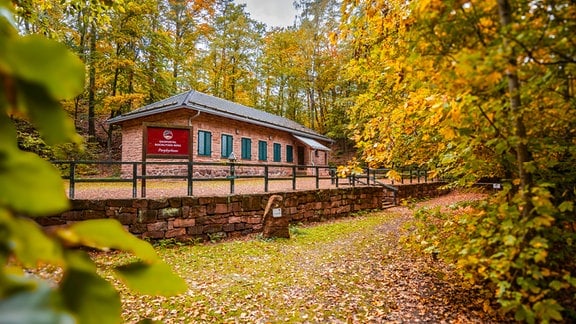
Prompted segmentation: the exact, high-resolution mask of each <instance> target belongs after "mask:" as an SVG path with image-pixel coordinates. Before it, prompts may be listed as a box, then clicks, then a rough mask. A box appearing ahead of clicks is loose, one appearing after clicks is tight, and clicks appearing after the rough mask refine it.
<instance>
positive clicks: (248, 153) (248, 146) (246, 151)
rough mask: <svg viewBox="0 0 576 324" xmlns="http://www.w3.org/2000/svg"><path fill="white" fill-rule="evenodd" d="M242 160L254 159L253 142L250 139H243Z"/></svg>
mask: <svg viewBox="0 0 576 324" xmlns="http://www.w3.org/2000/svg"><path fill="white" fill-rule="evenodd" d="M241 146H242V160H251V159H252V140H251V139H249V138H242V145H241Z"/></svg>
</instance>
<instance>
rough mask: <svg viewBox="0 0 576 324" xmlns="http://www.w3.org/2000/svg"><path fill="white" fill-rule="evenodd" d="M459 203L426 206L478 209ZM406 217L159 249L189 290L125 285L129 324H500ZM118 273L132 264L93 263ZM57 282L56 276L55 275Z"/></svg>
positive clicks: (400, 212)
mask: <svg viewBox="0 0 576 324" xmlns="http://www.w3.org/2000/svg"><path fill="white" fill-rule="evenodd" d="M478 198H479V195H478V194H473V193H464V194H463V193H452V194H450V195H447V196H443V197H440V198H435V199H431V200H428V201H426V202H421V203H419V204H417V205H418V206H432V207H435V206H440V207H441V206H448V205H450V204H453V203H455V202H458V201H465V200H471V199H478ZM411 220H413V216H412V210H411V209H410V208H408V207H395V208H391V209H388V210H386V211H378V212H372V213H367V214H363V215H361V216H357V217H349V218H344V219H339V220H334V221H330V222H327V223H322V224H313V225H309V226H301V228H299V229H298V232H297V234H296V235H293V237H292V239H290V240H273V241H264V240H261V239H259V238H258V237H256V236H252V237H248V238H244V239H237V240H235V241H226V242H220V243H215V244H214V243H208V244H200V245H187V246H174V247H157V251H158V253H159V254H160V256H161V257H162V258H164V259H165V261H166V262H167V263H168V264H169V265H171V266H172V268H173V269H174V271H175V272H177V273H178V274H179V275H180V276H181V277H183V278H184V279H185V280H186V281H187V283H188V287H189V290H188V292H187V293H186V294H182V295H179V296H175V297H156V296H141V295H136V294H132V293H131V292H130V291H128V290H127V289H126V288H125V287H124V286H123V285H121V284H120V283H119V282H115V284H116V286H117V287H118V289H119V290H120V291H121V296H122V303H123V318H124V320H125V321H126V322H129V323H136V322H139V321H141V320H143V319H152V320H158V321H162V322H165V323H419V322H420V323H502V322H511V321H510V319H507V318H505V317H502V316H501V315H500V314H499V313H497V312H496V311H493V310H492V309H493V305H487V303H489V302H488V300H489V298H487V297H486V296H482V295H481V294H480V291H481V290H480V289H475V288H474V287H468V286H466V285H465V284H464V283H463V282H462V280H461V279H460V278H459V277H457V276H456V275H455V273H454V272H453V271H452V269H451V267H450V266H448V265H446V264H444V263H443V262H442V261H440V260H435V259H432V258H430V257H429V256H427V255H423V254H419V253H416V252H413V251H410V250H409V249H407V248H406V246H405V245H403V244H402V243H401V242H400V241H401V237H402V235H403V234H405V231H407V230H409V229H407V226H406V224H409V222H410V221H411ZM93 257H94V258H95V261H96V262H97V263H98V264H100V265H101V266H102V267H103V272H104V273H105V274H106V273H107V272H110V271H111V270H110V269H111V266H112V265H115V264H116V265H118V264H122V263H124V260H126V258H129V257H130V256H129V255H126V254H123V253H119V252H107V253H93ZM47 276H48V277H49V275H47Z"/></svg>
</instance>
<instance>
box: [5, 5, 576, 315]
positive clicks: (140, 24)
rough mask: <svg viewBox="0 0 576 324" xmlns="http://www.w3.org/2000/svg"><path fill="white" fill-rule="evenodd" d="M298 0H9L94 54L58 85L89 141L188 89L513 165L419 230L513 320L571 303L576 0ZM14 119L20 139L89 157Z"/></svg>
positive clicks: (56, 154) (95, 144) (459, 180)
mask: <svg viewBox="0 0 576 324" xmlns="http://www.w3.org/2000/svg"><path fill="white" fill-rule="evenodd" d="M295 5H296V6H298V8H299V12H300V15H299V16H298V17H295V21H294V26H292V27H288V28H275V29H270V30H267V29H266V26H264V25H263V24H261V23H259V22H257V21H255V20H253V19H251V18H250V17H249V15H248V14H247V13H246V11H245V8H244V6H242V5H236V4H235V3H234V2H232V1H230V0H216V1H201V0H196V1H184V0H181V1H178V0H169V1H150V0H141V1H128V0H124V1H104V2H98V1H77V0H69V1H51V0H43V1H16V6H17V19H18V21H17V25H18V26H19V29H20V31H21V33H23V34H41V35H44V36H46V37H48V38H51V39H54V40H57V41H58V42H60V43H63V44H65V45H66V46H67V47H68V48H69V49H71V50H72V51H73V52H75V53H76V54H77V55H78V56H79V57H80V58H81V59H82V61H83V62H84V64H85V66H86V87H85V89H84V92H83V94H82V95H80V96H78V97H76V98H75V99H73V100H69V101H65V102H64V106H65V109H66V111H68V113H69V114H70V116H71V117H72V119H73V120H74V123H75V126H76V129H77V130H78V131H79V132H80V133H81V134H82V135H84V137H85V139H86V143H88V148H89V149H88V150H86V151H85V152H87V153H85V154H87V155H92V154H94V156H97V157H98V158H111V157H115V152H114V150H113V148H114V145H113V140H114V136H113V135H114V129H112V128H110V127H109V126H108V125H107V124H106V123H105V120H106V119H107V118H109V117H113V116H117V115H118V114H121V113H125V112H128V111H131V110H133V109H136V108H138V107H141V106H142V105H145V104H147V103H151V102H154V101H157V100H159V99H163V98H166V97H169V96H171V95H174V94H176V93H179V92H181V91H185V90H188V89H195V90H198V91H201V92H206V93H209V94H212V95H215V96H218V97H222V98H224V99H228V100H232V101H235V102H238V103H241V104H244V105H247V106H251V107H255V108H258V109H262V110H266V111H269V112H271V113H274V114H278V115H281V116H285V117H287V118H290V119H293V120H295V121H297V122H300V123H302V124H304V125H306V126H308V127H310V128H312V129H315V130H316V131H318V132H320V133H322V134H326V135H328V136H330V137H332V138H334V139H336V140H338V141H340V142H341V143H348V141H349V140H351V141H352V142H353V143H354V145H355V147H356V149H357V150H358V152H359V155H358V157H359V160H360V161H362V162H361V163H363V164H365V165H370V166H376V167H377V166H389V165H391V164H397V165H405V164H417V165H426V166H428V167H429V168H430V169H432V170H433V172H436V173H442V174H443V175H444V176H445V177H446V178H447V179H451V180H453V181H452V184H453V185H460V186H467V185H470V184H472V183H474V182H476V181H477V180H479V179H486V178H493V179H498V180H503V183H504V190H502V191H501V193H500V194H499V195H496V196H494V197H493V198H491V199H492V200H491V201H490V202H487V203H485V204H483V205H479V206H475V209H474V210H475V212H473V213H470V214H469V215H460V216H458V218H457V219H450V220H444V222H443V223H442V225H443V226H441V227H440V228H429V229H427V231H425V232H423V233H422V235H423V236H426V239H425V240H422V244H423V245H424V246H425V248H426V250H427V251H435V252H440V253H441V255H442V256H443V257H445V258H447V259H451V260H452V261H453V262H454V263H455V264H456V265H457V267H458V268H459V269H460V270H461V271H462V273H463V275H464V276H465V277H466V278H467V279H469V280H470V281H472V282H478V283H483V284H484V285H486V287H488V290H489V291H492V292H493V293H494V296H495V297H496V298H497V299H498V300H499V302H500V304H501V305H502V307H503V309H505V310H513V311H515V313H516V317H517V319H518V320H527V321H531V320H534V319H544V320H550V319H552V320H559V319H561V318H562V317H564V318H576V311H575V307H574V303H573V301H574V300H576V298H575V297H576V295H575V288H576V279H575V273H574V269H576V259H575V255H576V247H575V245H574V242H575V239H576V236H575V231H576V223H575V219H576V216H575V211H574V200H575V198H576V186H575V183H576V170H575V168H574V165H576V158H575V153H576V127H575V126H576V125H575V124H576V99H575V97H574V94H575V77H574V76H575V74H576V39H575V38H574V37H573V35H574V34H575V31H576V5H575V3H574V1H573V0H560V1H546V0H543V1H535V0H530V1H528V0H518V1H512V0H498V1H459V0H448V1H438V0H425V1H417V2H416V1H414V2H411V1H397V0H388V1H384V0H376V1H367V0H366V1H364V0H343V1H331V0H301V1H296V2H295ZM19 123H23V124H22V125H21V126H25V122H19ZM20 129H21V133H20V135H21V136H20V146H21V147H22V148H24V149H27V150H33V151H36V152H38V153H40V154H41V155H43V156H44V157H46V158H63V159H66V158H69V157H71V156H72V154H74V155H75V156H76V157H78V154H77V153H76V151H75V149H73V148H72V147H69V146H59V147H56V148H53V147H52V148H48V147H44V146H42V145H41V143H40V141H39V140H37V138H36V137H33V136H29V134H30V129H29V128H28V127H20ZM426 217H436V218H438V219H442V218H441V217H440V216H438V215H437V214H434V213H432V214H430V215H428V216H426Z"/></svg>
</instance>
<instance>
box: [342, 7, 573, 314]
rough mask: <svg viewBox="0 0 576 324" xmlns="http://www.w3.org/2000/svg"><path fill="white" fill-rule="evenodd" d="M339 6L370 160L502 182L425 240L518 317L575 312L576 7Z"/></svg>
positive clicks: (459, 179)
mask: <svg viewBox="0 0 576 324" xmlns="http://www.w3.org/2000/svg"><path fill="white" fill-rule="evenodd" d="M343 11H344V13H345V15H344V18H345V19H344V22H343V29H342V32H341V33H342V34H341V38H342V39H343V40H344V41H346V42H349V43H350V44H351V46H352V51H353V57H352V59H351V61H350V63H349V64H348V69H347V71H348V77H349V78H350V79H351V80H355V81H356V82H358V84H359V85H358V89H359V91H358V94H357V96H356V99H355V105H354V107H353V108H352V109H351V110H350V118H351V125H350V127H351V129H353V131H354V134H355V135H354V136H355V140H356V143H357V145H358V148H359V149H360V150H361V151H362V154H363V156H364V159H365V160H366V161H367V162H368V163H369V164H371V165H390V164H391V163H394V162H396V163H398V162H400V161H402V162H404V163H406V162H408V163H414V164H420V165H426V166H428V167H430V168H435V169H436V170H437V171H438V172H441V173H443V174H444V175H445V176H446V177H447V178H451V179H453V180H454V185H463V186H466V185H470V184H473V183H475V182H478V181H480V180H484V181H485V180H486V179H490V180H492V181H494V180H496V181H498V182H502V183H503V184H504V190H503V191H501V192H500V193H499V194H497V195H495V196H494V197H492V198H491V199H490V201H489V202H487V203H485V204H480V205H478V206H475V208H474V209H471V210H469V211H468V212H467V213H465V214H462V215H458V216H454V217H452V218H449V219H448V220H445V221H446V222H445V223H444V224H443V225H444V226H443V227H442V226H441V227H440V228H443V229H440V230H438V229H436V230H433V231H432V229H431V228H428V229H427V231H426V233H427V235H430V236H433V237H436V238H437V237H438V235H440V236H442V235H444V236H443V237H444V238H445V239H443V240H432V242H433V243H429V242H430V241H429V240H426V242H427V244H432V246H433V247H431V246H427V248H428V249H429V250H433V249H438V250H440V251H441V252H440V253H441V254H442V255H443V256H444V257H445V258H447V259H449V260H452V261H453V262H456V264H457V265H458V266H459V269H460V270H461V271H462V275H463V276H464V277H466V278H468V279H469V280H471V281H472V282H475V283H481V284H485V285H486V287H487V289H492V291H493V292H494V297H496V298H497V299H498V300H499V302H500V304H501V305H502V307H503V309H504V310H511V311H514V312H515V314H516V318H517V319H518V320H525V321H528V322H533V321H535V320H538V321H540V320H544V321H548V320H560V319H561V318H562V317H563V316H564V318H574V316H575V313H574V312H575V309H574V304H573V302H572V301H573V299H574V296H575V295H574V293H575V291H576V289H575V288H576V280H575V274H574V271H575V269H576V267H575V266H576V260H575V259H574V255H575V253H574V252H576V251H575V247H574V245H573V242H574V239H575V238H576V236H575V231H574V222H575V221H576V218H575V210H574V203H573V201H574V198H575V197H576V190H575V188H576V187H575V183H576V173H575V172H574V170H573V166H574V165H576V156H575V153H576V150H575V149H576V131H575V130H576V127H575V126H576V125H575V124H576V110H575V109H574V108H575V104H576V101H575V97H574V91H575V85H574V74H575V73H576V46H575V45H576V43H575V41H574V37H573V36H572V34H573V33H574V30H576V21H575V20H574V19H573V18H574V16H575V15H576V6H574V4H573V3H572V2H571V1H508V0H499V1H436V0H428V1H417V2H416V1H415V2H410V3H407V2H405V1H345V3H344V6H343ZM434 228H436V227H434ZM438 231H439V232H438ZM441 233H442V234H441Z"/></svg>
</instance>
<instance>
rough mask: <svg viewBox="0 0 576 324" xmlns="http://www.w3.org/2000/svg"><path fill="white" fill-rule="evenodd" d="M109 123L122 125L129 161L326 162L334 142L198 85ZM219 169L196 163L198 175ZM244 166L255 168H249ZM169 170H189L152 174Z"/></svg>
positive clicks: (125, 170)
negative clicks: (199, 89) (221, 97)
mask: <svg viewBox="0 0 576 324" xmlns="http://www.w3.org/2000/svg"><path fill="white" fill-rule="evenodd" d="M108 123H110V124H116V125H119V126H120V127H121V129H122V161H126V162H135V161H143V160H146V161H175V160H177V159H185V160H186V161H193V162H227V161H229V159H231V158H233V159H235V160H236V161H237V163H239V164H243V165H250V164H252V165H262V164H269V165H272V166H273V165H274V164H277V165H287V164H288V165H314V166H326V165H327V164H328V160H329V152H330V149H329V146H330V145H331V144H332V140H331V139H329V138H328V137H326V136H323V135H321V134H318V133H316V132H315V131H313V130H311V129H309V128H307V127H304V126H302V125H301V124H299V123H296V122H294V121H292V120H289V119H287V118H284V117H280V116H277V115H273V114H270V113H267V112H264V111H261V110H257V109H253V108H250V107H246V106H243V105H240V104H237V103H234V102H231V101H228V100H224V99H220V98H216V97H213V96H210V95H207V94H204V93H200V92H198V91H194V90H191V91H187V92H184V93H181V94H178V95H175V96H173V97H170V98H167V99H164V100H161V101H159V102H156V103H153V104H150V105H147V106H144V107H142V108H139V109H137V110H134V111H131V112H129V113H126V114H123V115H120V116H117V117H114V118H111V119H109V120H108ZM178 138H181V140H179V139H178ZM180 161H181V160H180ZM216 169H217V168H213V167H206V168H198V167H195V172H196V174H195V176H215V174H213V173H214V172H217V170H216ZM242 170H244V171H243V172H245V173H249V172H251V171H250V169H249V168H246V167H244V168H243V169H242ZM254 170H256V168H254ZM306 170H307V172H309V171H308V170H309V169H306ZM131 172H132V171H131V166H129V165H124V166H123V174H128V173H131ZM166 172H169V173H174V174H181V173H184V172H186V170H185V166H183V167H166V166H164V167H163V168H148V169H147V174H154V173H164V174H165V173H166ZM253 172H260V171H253Z"/></svg>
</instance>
